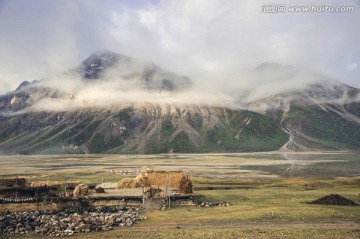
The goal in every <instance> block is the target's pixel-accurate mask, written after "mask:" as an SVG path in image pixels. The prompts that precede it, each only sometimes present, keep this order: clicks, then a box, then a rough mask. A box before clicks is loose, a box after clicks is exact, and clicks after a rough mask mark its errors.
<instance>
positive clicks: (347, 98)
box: [0, 52, 360, 154]
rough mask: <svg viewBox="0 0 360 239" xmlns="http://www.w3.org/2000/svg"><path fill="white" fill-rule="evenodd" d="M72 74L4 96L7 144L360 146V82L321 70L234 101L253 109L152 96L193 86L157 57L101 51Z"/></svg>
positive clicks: (290, 70)
mask: <svg viewBox="0 0 360 239" xmlns="http://www.w3.org/2000/svg"><path fill="white" fill-rule="evenodd" d="M275 73H276V74H275ZM254 74H259V75H261V76H265V77H268V76H269V77H270V76H272V77H273V78H275V79H278V78H279V79H281V80H282V81H283V80H286V79H290V80H293V79H294V78H293V77H299V76H301V77H302V76H303V74H302V73H301V72H300V71H299V70H298V69H296V68H294V67H291V66H283V65H279V64H274V63H265V64H262V65H260V66H259V67H257V68H256V69H255V70H254ZM62 77H63V78H61V77H60V79H57V81H55V83H58V82H59V81H60V85H53V84H52V83H53V82H52V81H50V80H48V79H43V80H40V81H35V82H23V83H22V84H21V85H20V86H19V87H18V88H17V89H16V90H15V91H13V92H9V93H7V94H5V95H3V96H0V153H4V154H17V153H20V154H59V153H171V152H174V153H195V152H199V153H202V152H243V151H273V150H279V149H280V150H284V151H289V150H291V151H294V150H295V151H298V150H340V149H341V150H342V149H360V144H359V142H360V127H359V125H360V103H359V99H360V97H359V96H360V90H359V89H356V88H352V87H349V86H346V85H344V84H342V83H339V82H337V81H334V80H331V79H329V78H326V77H323V76H321V75H318V74H313V75H311V77H313V78H315V79H316V80H311V81H309V83H306V84H304V85H303V86H302V87H300V88H299V87H295V88H291V87H286V88H283V89H281V90H279V91H274V92H277V93H272V91H271V92H268V93H267V94H257V95H260V96H261V97H253V95H251V93H252V91H251V90H246V91H245V90H244V92H246V94H243V95H239V96H236V98H235V99H234V102H239V105H241V106H242V107H245V108H246V110H245V109H243V110H239V109H233V108H232V109H230V108H224V107H219V106H212V105H208V104H205V103H201V104H200V103H199V104H191V103H186V104H185V103H174V102H167V101H166V100H165V101H164V100H162V101H159V102H157V101H156V100H153V99H150V100H149V99H148V98H149V97H150V98H155V96H156V97H158V96H161V97H163V96H164V95H166V96H167V97H170V98H171V96H174V97H175V96H176V95H177V94H178V93H183V94H185V93H186V92H188V90H189V89H192V85H193V84H192V82H191V80H190V79H189V78H188V77H186V76H179V75H177V74H175V73H171V72H168V71H165V70H163V69H161V68H160V67H158V66H156V65H155V64H154V63H151V62H147V61H143V60H139V59H134V58H130V57H127V56H123V55H120V54H116V53H112V52H98V53H94V54H92V55H91V56H89V58H87V59H86V60H84V61H83V62H82V63H81V64H80V66H78V67H76V68H75V69H72V70H70V71H69V72H66V73H65V74H64V75H63V76H62ZM259 85H260V84H259ZM289 85H290V86H291V85H292V83H291V84H289ZM98 90H101V91H100V93H99V92H98ZM253 91H254V90H253ZM99 95H100V96H101V97H102V98H99ZM144 95H145V96H147V98H143V96H144ZM185 95H186V94H185ZM127 97H132V100H129V101H124V100H123V98H127ZM104 99H105V100H104ZM119 99H120V100H119ZM134 99H135V100H134ZM99 101H102V104H99ZM103 101H105V103H106V104H104V102H103ZM108 101H109V102H108ZM238 108H239V107H238Z"/></svg>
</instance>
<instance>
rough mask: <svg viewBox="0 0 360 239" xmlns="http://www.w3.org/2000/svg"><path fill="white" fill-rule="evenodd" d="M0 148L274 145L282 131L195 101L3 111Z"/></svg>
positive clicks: (153, 149) (257, 118)
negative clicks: (12, 113)
mask: <svg viewBox="0 0 360 239" xmlns="http://www.w3.org/2000/svg"><path fill="white" fill-rule="evenodd" d="M0 129H1V137H0V149H1V151H2V152H3V153H22V154H57V153H169V152H175V153H189V152H238V151H263V150H266V151H268V150H276V149H278V148H280V147H281V146H282V145H283V144H284V143H285V142H286V141H287V138H288V136H287V135H286V134H285V133H284V132H282V131H281V130H280V129H279V128H278V127H277V125H276V124H275V123H274V122H273V121H272V120H270V119H268V118H266V117H265V116H262V115H259V114H256V113H252V112H249V111H231V110H226V109H220V108H209V107H198V106H188V107H187V106H174V105H153V104H132V105H128V106H124V108H122V107H119V108H116V107H115V108H107V109H82V110H81V111H71V112H51V113H49V112H47V113H45V112H37V113H26V114H20V115H16V116H11V117H3V118H2V120H1V122H0Z"/></svg>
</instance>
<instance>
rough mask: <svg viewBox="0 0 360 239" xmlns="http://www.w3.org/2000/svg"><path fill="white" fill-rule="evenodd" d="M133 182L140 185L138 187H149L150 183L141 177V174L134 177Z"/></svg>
mask: <svg viewBox="0 0 360 239" xmlns="http://www.w3.org/2000/svg"><path fill="white" fill-rule="evenodd" d="M135 181H137V182H138V183H139V184H140V187H149V186H150V183H149V180H148V178H147V177H143V176H142V175H141V174H139V175H138V176H136V178H135Z"/></svg>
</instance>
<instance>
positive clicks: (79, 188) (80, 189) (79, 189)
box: [74, 184, 89, 198]
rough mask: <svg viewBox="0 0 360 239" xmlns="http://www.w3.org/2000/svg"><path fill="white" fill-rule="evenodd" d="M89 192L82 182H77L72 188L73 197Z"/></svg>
mask: <svg viewBox="0 0 360 239" xmlns="http://www.w3.org/2000/svg"><path fill="white" fill-rule="evenodd" d="M88 193H89V187H88V186H86V185H84V184H79V185H77V186H76V187H75V189H74V198H79V197H84V196H86V195H87V194H88Z"/></svg>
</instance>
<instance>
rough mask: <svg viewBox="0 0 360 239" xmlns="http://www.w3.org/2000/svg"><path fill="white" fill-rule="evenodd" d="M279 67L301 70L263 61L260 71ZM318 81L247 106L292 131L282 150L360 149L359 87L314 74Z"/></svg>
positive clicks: (291, 70) (278, 68) (289, 70)
mask: <svg viewBox="0 0 360 239" xmlns="http://www.w3.org/2000/svg"><path fill="white" fill-rule="evenodd" d="M269 68H270V69H272V70H274V69H276V70H277V71H279V70H280V71H282V72H286V74H288V76H287V77H289V74H290V75H291V74H298V72H297V71H298V70H297V69H294V68H293V67H289V66H282V65H279V64H263V65H261V66H260V67H258V68H257V70H259V71H263V70H269ZM313 77H315V78H316V79H317V81H316V82H314V83H311V84H307V85H305V86H304V87H303V88H302V89H301V90H288V91H285V92H283V93H279V94H275V95H271V96H268V97H265V98H262V99H257V100H254V101H251V102H248V105H247V107H248V109H249V110H251V111H255V112H258V113H260V114H262V115H265V116H268V117H270V118H272V119H274V120H275V121H276V123H277V125H279V126H280V127H282V128H283V129H284V131H285V132H287V133H288V134H289V135H290V139H289V141H288V142H287V143H286V144H285V145H284V146H283V147H282V148H281V149H282V150H285V151H286V150H302V151H307V150H323V149H327V150H342V149H353V150H357V149H360V90H359V89H356V88H353V87H350V86H347V85H345V84H342V83H340V82H337V81H335V80H332V79H330V78H327V77H324V76H321V75H317V74H315V75H313Z"/></svg>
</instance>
